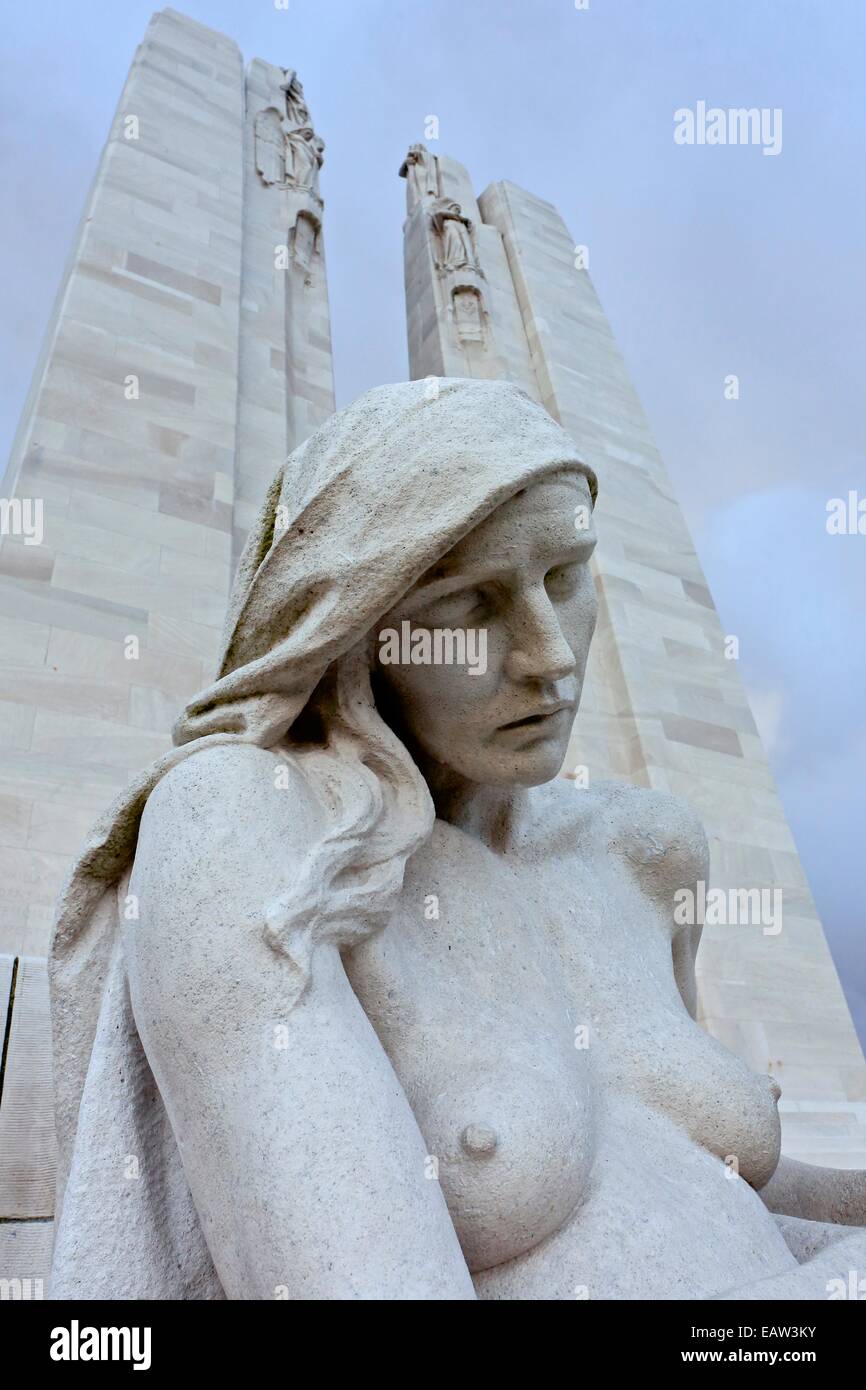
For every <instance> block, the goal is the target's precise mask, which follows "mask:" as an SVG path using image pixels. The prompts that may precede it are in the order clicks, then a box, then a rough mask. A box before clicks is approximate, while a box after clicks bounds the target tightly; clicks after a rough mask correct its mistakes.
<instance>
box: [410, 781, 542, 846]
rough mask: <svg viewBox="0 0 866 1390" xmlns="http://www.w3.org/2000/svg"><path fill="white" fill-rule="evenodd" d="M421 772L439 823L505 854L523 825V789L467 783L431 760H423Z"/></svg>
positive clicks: (525, 801)
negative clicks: (443, 823)
mask: <svg viewBox="0 0 866 1390" xmlns="http://www.w3.org/2000/svg"><path fill="white" fill-rule="evenodd" d="M422 771H423V773H424V776H425V778H426V780H427V785H428V786H429V788H430V794H431V796H432V797H433V804H434V806H435V807H436V815H437V816H438V818H439V819H440V820H443V821H447V823H448V824H449V825H454V826H456V827H457V828H458V829H460V830H463V831H465V832H466V834H467V835H472V836H474V838H475V839H477V840H480V841H481V842H482V843H483V844H485V845H487V846H488V848H489V849H491V850H493V852H494V853H496V854H505V853H507V851H508V850H509V849H510V848H511V847H512V845H513V844H514V841H515V839H516V836H517V834H518V833H519V831H520V828H521V826H522V825H523V822H524V818H525V810H526V803H527V798H528V795H529V793H528V790H527V788H525V787H513V786H498V785H490V784H482V783H479V782H471V781H469V780H468V778H465V777H461V776H460V775H459V774H458V773H455V772H454V771H453V770H452V769H451V768H446V767H443V765H442V764H441V763H436V762H433V761H432V760H424V762H423V765H422Z"/></svg>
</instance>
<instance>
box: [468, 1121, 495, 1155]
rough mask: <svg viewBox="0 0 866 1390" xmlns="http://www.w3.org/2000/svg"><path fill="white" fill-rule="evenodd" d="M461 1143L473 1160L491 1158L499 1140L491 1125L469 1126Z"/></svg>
mask: <svg viewBox="0 0 866 1390" xmlns="http://www.w3.org/2000/svg"><path fill="white" fill-rule="evenodd" d="M460 1143H461V1145H462V1147H463V1149H464V1151H465V1152H466V1153H468V1154H469V1156H470V1157H471V1158H489V1157H490V1155H491V1154H492V1153H493V1152H494V1150H495V1149H496V1145H497V1144H498V1143H499V1139H498V1137H497V1134H496V1131H495V1130H493V1129H491V1128H490V1127H489V1125H467V1126H466V1128H465V1129H464V1131H463V1133H462V1134H461V1135H460Z"/></svg>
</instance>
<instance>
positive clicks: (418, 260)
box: [400, 145, 866, 1167]
mask: <svg viewBox="0 0 866 1390" xmlns="http://www.w3.org/2000/svg"><path fill="white" fill-rule="evenodd" d="M400 174H401V176H402V177H403V178H405V179H406V183H407V215H406V222H405V227H404V253H405V254H404V263H405V280H406V315H407V328H408V339H409V360H410V369H411V374H412V376H413V377H414V378H418V377H426V376H442V375H447V376H470V377H505V378H507V379H509V380H512V381H515V382H518V383H519V384H520V385H522V386H523V387H524V388H525V390H527V391H528V392H529V393H530V394H531V395H532V396H533V397H535V399H537V400H538V401H540V402H541V403H543V405H544V406H545V407H546V408H547V409H548V410H549V411H550V413H551V414H552V415H553V416H554V417H555V418H556V419H557V420H559V421H560V422H561V424H562V425H563V426H564V427H565V429H567V430H568V431H569V433H570V434H571V435H572V436H573V438H574V440H575V443H576V445H577V448H578V451H579V453H580V455H581V456H582V457H583V458H584V459H585V460H586V461H587V462H588V463H589V464H591V465H592V466H593V467H594V468H595V470H596V472H597V473H598V476H599V479H600V484H601V493H600V500H599V506H598V513H599V515H598V530H599V537H600V539H599V545H598V549H597V554H596V556H595V558H594V568H595V577H596V587H597V590H598V597H599V623H598V628H597V632H596V638H595V643H594V650H593V654H592V657H591V659H590V669H589V670H588V672H587V680H586V687H585V692H584V699H583V703H582V706H581V713H580V716H579V717H578V721H577V725H576V730H575V736H574V739H573V742H572V747H571V748H570V750H569V758H568V761H567V763H566V768H567V769H568V770H570V771H571V772H572V773H576V775H577V782H578V785H579V784H580V783H581V781H583V780H584V778H586V777H589V778H596V777H602V778H611V777H612V778H618V779H624V780H628V781H631V782H634V783H636V784H638V785H640V786H644V787H653V788H657V789H661V790H664V791H668V792H672V793H674V794H675V795H677V796H680V797H683V798H684V799H686V800H687V801H689V802H690V803H691V804H692V806H693V807H694V808H695V809H696V811H697V812H698V813H699V814H700V816H701V817H702V819H703V821H704V824H705V825H706V828H707V832H708V835H709V838H710V845H711V850H712V878H711V884H712V886H713V887H715V888H722V889H725V890H730V891H728V892H726V894H725V912H724V916H722V914H721V913H719V912H718V911H717V910H711V909H710V908H708V909H707V914H706V916H707V925H706V926H705V928H704V937H703V943H702V946H701V951H700V955H699V959H698V970H699V979H700V997H701V1021H702V1022H703V1024H704V1026H705V1027H706V1028H707V1029H708V1031H709V1032H710V1033H712V1034H713V1035H714V1036H716V1037H718V1038H719V1039H720V1040H721V1041H722V1042H724V1043H725V1044H726V1045H727V1046H729V1047H730V1048H731V1049H732V1050H733V1051H734V1052H736V1053H738V1054H739V1055H740V1056H741V1057H743V1058H744V1059H745V1060H746V1061H747V1062H748V1063H749V1064H750V1065H751V1066H752V1067H753V1068H754V1069H755V1070H757V1071H759V1072H769V1073H771V1074H773V1075H774V1076H775V1077H776V1078H777V1079H778V1081H779V1082H780V1084H781V1086H782V1092H783V1095H782V1100H781V1103H780V1111H781V1113H782V1122H783V1134H784V1145H785V1150H786V1152H788V1153H789V1154H791V1155H793V1156H795V1157H799V1158H802V1159H805V1160H807V1161H811V1162H815V1163H827V1164H830V1165H836V1166H839V1167H858V1166H864V1164H866V1063H864V1059H863V1053H862V1051H861V1048H860V1045H859V1042H858V1039H857V1035H856V1033H855V1031H854V1027H853V1024H852V1022H851V1018H850V1015H849V1012H848V1008H847V1004H846V1002H845V997H844V994H843V992H842V988H841V985H840V983H839V978H838V976H837V974H836V970H835V967H834V965H833V961H832V957H831V955H830V952H829V950H828V947H827V943H826V941H825V938H824V932H823V928H822V926H821V922H820V920H819V918H818V914H817V911H816V909H815V904H814V902H813V900H812V896H811V894H810V891H809V887H808V884H807V882H806V878H805V875H804V873H803V869H802V867H801V864H800V860H799V856H798V854H797V849H796V846H795V843H794V840H793V837H792V835H791V832H790V830H789V828H788V825H787V822H786V820H785V815H784V812H783V809H782V805H781V802H780V800H779V796H778V792H777V790H776V786H775V783H774V780H773V777H772V774H771V772H770V769H769V767H768V765H767V760H766V757H765V755H764V752H763V749H762V746H761V741H760V738H759V736H758V731H757V728H756V726H755V723H754V720H753V718H752V715H751V712H750V710H749V706H748V702H747V700H746V696H745V692H744V690H743V686H742V683H741V680H740V677H739V674H738V671H737V654H738V650H737V643H736V637H735V634H726V633H724V632H723V630H722V627H721V624H720V622H719V618H718V615H717V613H716V610H715V606H714V604H713V600H712V597H711V595H710V592H709V589H708V587H707V584H706V580H705V578H704V576H703V574H702V572H701V568H700V564H699V562H698V559H697V555H696V553H695V549H694V546H693V544H692V541H691V538H690V536H689V532H688V529H687V527H686V524H685V521H684V518H683V515H682V512H681V511H680V508H679V506H678V505H677V502H676V498H675V497H674V495H673V492H672V489H671V484H670V481H669V479H668V476H667V474H666V472H665V468H664V464H663V462H662V460H661V457H660V456H659V453H658V450H657V449H656V447H655V444H654V443H653V440H652V437H651V435H650V431H649V428H648V425H647V422H646V419H645V417H644V414H643V411H642V409H641V405H640V402H639V400H638V398H637V396H636V394H635V392H634V389H633V387H632V385H631V382H630V381H629V378H628V374H627V372H626V369H625V365H624V363H623V360H622V357H621V356H620V353H619V351H618V349H617V346H616V343H615V341H614V337H613V334H612V332H611V328H610V325H609V324H608V321H607V319H606V317H605V314H604V311H603V309H602V307H601V304H600V303H599V300H598V297H597V295H596V293H595V290H594V289H593V286H592V282H591V280H590V276H589V272H588V268H587V262H588V249H587V248H586V247H585V246H581V245H578V244H576V242H575V239H574V238H573V237H572V236H571V234H570V233H569V231H568V229H567V228H566V226H565V224H564V222H563V221H562V218H561V217H560V216H559V214H558V213H557V211H556V209H555V208H554V207H552V206H551V205H550V204H549V203H546V202H544V201H543V200H542V199H540V198H537V197H535V196H534V195H533V194H531V193H527V192H526V191H525V190H524V189H521V188H518V187H516V186H515V185H514V184H512V183H507V182H502V183H494V184H492V185H491V186H490V187H489V188H487V189H486V190H485V192H484V193H482V194H481V196H480V197H478V198H476V196H475V192H474V190H473V187H472V183H471V181H470V178H469V175H468V173H467V171H466V169H465V168H464V167H463V165H462V164H460V163H458V162H457V161H456V160H454V159H451V158H448V157H447V156H445V155H435V154H432V153H431V152H430V151H429V150H428V149H426V148H425V147H424V146H423V145H413V146H411V147H410V149H409V152H408V154H407V156H406V159H405V161H404V163H403V165H402V166H401V168H400ZM776 889H780V890H781V918H780V917H779V914H778V913H777V912H774V907H773V905H774V904H778V902H779V898H778V897H776V898H775V899H774V898H773V891H774V890H776ZM755 890H758V891H761V890H766V895H765V897H764V898H763V907H764V909H766V908H767V907H769V909H770V911H769V914H768V913H767V912H766V910H764V911H763V912H762V913H761V914H760V919H759V920H758V921H754V916H755V915H756V914H755V912H754V908H755V907H756V906H757V903H758V901H759V899H758V898H757V897H756V896H755ZM745 892H751V897H750V898H749V899H744V898H743V897H742V894H743V893H745ZM735 894H736V896H734V895H735ZM746 902H748V904H749V906H748V908H747V909H746V911H745V912H744V911H743V905H744V904H745V903H746ZM734 915H736V916H737V917H738V918H739V919H740V922H741V923H742V918H743V916H747V917H749V918H750V919H751V923H752V924H749V925H746V924H739V925H735V924H731V922H730V918H731V916H734ZM714 916H720V917H721V920H719V921H718V922H714V921H713V918H714ZM771 918H772V920H771ZM726 919H727V920H726Z"/></svg>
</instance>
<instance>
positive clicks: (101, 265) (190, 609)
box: [0, 9, 334, 1276]
mask: <svg viewBox="0 0 866 1390" xmlns="http://www.w3.org/2000/svg"><path fill="white" fill-rule="evenodd" d="M323 150H324V146H323V143H322V141H321V140H320V138H319V137H318V135H317V134H316V132H315V129H314V126H313V121H312V117H311V115H310V111H309V109H308V106H307V102H306V97H305V95H304V91H303V87H302V84H301V82H300V81H299V79H298V75H297V73H296V72H294V71H293V70H292V69H284V68H281V67H274V66H273V65H271V64H269V63H264V62H261V61H259V60H254V61H253V62H252V63H251V64H250V66H249V68H248V70H247V72H246V73H245V72H244V67H243V62H242V59H241V54H240V52H239V50H238V48H237V45H236V44H235V43H234V42H233V41H232V40H231V39H229V38H227V37H226V36H225V35H223V34H220V33H217V32H216V31H214V30H212V29H209V28H206V27H205V26H204V25H202V24H199V23H196V22H194V21H193V20H189V19H187V18H185V17H184V16H183V15H180V14H178V13H176V12H175V11H173V10H170V9H167V10H162V11H161V12H159V13H158V14H156V15H154V17H153V18H152V20H151V22H150V24H149V26H148V28H147V31H146V33H145V36H144V39H143V41H142V43H141V44H140V46H139V48H138V50H137V52H136V54H135V58H134V60H133V63H132V67H131V69H130V72H129V75H128V78H127V81H126V83H125V85H124V87H123V91H122V94H121V97H120V101H119V104H118V107H117V111H116V114H115V117H114V120H113V122H112V125H111V130H110V134H109V138H108V141H107V143H106V146H105V149H104V151H103V153H102V156H101V159H100V161H99V166H98V169H97V172H96V176H95V179H94V182H93V185H92V188H91V190H90V192H89V194H88V197H87V201H86V205H85V208H84V213H83V216H82V219H81V223H80V225H79V228H78V231H77V233H76V236H75V239H74V242H73V245H72V248H71V252H70V255H69V258H68V262H67V265H66V269H65V273H64V277H63V281H62V284H61V286H60V290H59V293H58V296H57V301H56V304H55V307H54V312H53V316H52V319H51V322H50V324H49V327H48V329H47V332H46V335H45V339H44V345H43V349H42V354H41V357H40V360H39V362H38V364H37V367H36V371H35V374H34V378H33V384H32V387H31V390H30V394H29V397H28V399H27V402H26V405H25V408H24V412H23V415H22V419H21V424H20V427H19V430H18V434H17V436H16V439H15V442H14V445H13V449H12V455H11V458H10V462H9V466H8V469H7V472H6V475H5V478H4V481H3V483H2V485H0V508H2V510H0V521H2V538H0V657H2V671H0V881H2V883H3V894H2V901H0V1001H2V1002H0V1016H2V1019H3V1022H4V1023H5V1022H6V1019H7V1017H8V1018H9V1019H10V1020H11V1024H10V1028H9V1031H8V1037H9V1047H8V1057H7V1059H6V1061H7V1066H6V1071H5V1077H4V1088H3V1099H2V1105H0V1218H4V1219H5V1220H7V1221H9V1220H10V1219H12V1218H14V1219H15V1220H21V1221H22V1222H23V1225H24V1227H26V1229H22V1231H21V1232H20V1236H21V1240H20V1242H19V1248H20V1249H21V1251H23V1252H25V1253H24V1254H23V1255H22V1259H23V1260H24V1265H23V1267H22V1270H21V1271H20V1272H21V1273H23V1274H25V1275H28V1276H29V1275H31V1274H34V1273H36V1274H39V1273H40V1272H41V1271H42V1264H40V1261H43V1263H44V1261H45V1260H47V1253H46V1251H47V1248H48V1247H49V1246H50V1229H49V1227H48V1223H46V1222H44V1218H45V1217H48V1216H50V1215H51V1214H52V1211H53V1113H52V1104H51V1080H50V1075H51V1073H50V1027H49V1019H48V1010H47V988H46V980H45V968H44V959H43V958H44V957H45V954H46V951H47V947H48V938H49V930H50V924H51V919H52V915H53V903H54V900H55V898H56V896H57V893H58V891H59V889H60V888H61V886H62V883H63V880H64V878H65V876H66V873H67V871H68V869H69V867H70V865H71V863H72V861H73V859H74V857H75V854H76V851H77V850H78V849H79V848H80V845H81V842H82V841H83V839H84V836H85V834H86V832H87V830H88V829H89V827H90V825H91V824H92V823H93V821H94V820H95V819H96V817H97V815H98V814H99V813H100V812H101V811H102V810H104V808H105V807H106V805H107V804H108V803H109V802H110V801H111V800H112V799H113V797H114V796H115V795H116V794H117V793H118V792H119V791H120V790H121V789H122V788H123V787H124V786H125V785H126V784H127V782H128V781H129V780H130V778H131V777H132V776H133V775H134V774H135V773H137V772H138V771H140V770H141V769H142V768H143V767H145V766H146V765H147V764H148V763H150V762H151V761H152V760H153V759H154V758H156V757H158V756H160V755H161V754H162V753H164V752H165V751H166V749H167V748H168V747H169V746H170V730H171V726H172V724H173V722H174V720H175V719H176V718H177V716H178V714H179V713H180V711H181V709H182V708H183V706H184V704H185V703H186V701H187V700H188V699H189V697H190V696H191V695H193V694H194V693H195V692H196V691H197V690H200V689H201V688H202V687H203V686H205V685H207V684H209V683H210V682H211V680H212V679H213V678H214V674H215V664H216V661H217V657H218V649H219V643H220V634H221V629H222V623H223V619H224V615H225V609H226V602H227V598H228V593H229V587H230V584H231V579H232V574H233V571H234V566H235V563H236V560H237V555H238V551H239V548H240V547H241V545H242V544H243V541H244V538H245V536H246V533H247V530H248V527H249V525H250V521H251V519H252V517H253V515H254V514H255V512H256V511H257V509H258V506H259V503H260V502H261V500H262V499H263V497H264V494H265V491H266V488H267V486H268V484H269V483H270V481H271V480H272V478H273V476H274V474H275V473H276V471H277V469H278V468H279V467H280V465H281V464H282V462H283V461H284V459H285V457H286V455H287V454H288V453H289V452H290V451H291V449H292V448H294V447H295V445H296V444H299V443H300V442H301V441H302V440H303V439H304V438H305V437H306V435H307V434H309V433H310V432H311V430H313V429H314V428H315V427H316V425H318V424H319V423H320V422H321V421H322V420H324V419H326V418H327V416H328V415H330V414H331V413H332V411H333V409H334V388H333V373H332V369H331V347H330V327H329V313H328V293H327V282H326V275H325V260H324V242H323V202H322V196H321V192H320V187H319V170H320V166H321V164H322V159H323ZM11 981H14V982H15V983H14V989H13V990H12V995H14V1007H13V1006H12V1005H11V1004H10V1003H9V1001H10V997H11V995H10V982H11ZM28 1222H29V1224H28ZM40 1223H41V1224H40ZM0 1229H2V1230H3V1231H5V1232H7V1234H8V1233H9V1232H10V1231H12V1226H11V1225H4V1226H2V1227H0ZM13 1233H14V1232H13ZM34 1241H35V1242H36V1245H34V1243H33V1242H34ZM40 1241H42V1242H43V1245H39V1242H40ZM46 1241H47V1242H48V1244H47V1245H45V1242H46ZM37 1246H38V1249H37ZM43 1246H44V1248H43ZM3 1250H4V1256H3V1257H4V1261H6V1263H4V1268H3V1270H2V1273H3V1274H4V1276H5V1275H6V1274H8V1273H10V1269H9V1267H8V1259H7V1256H8V1250H7V1247H6V1246H5V1245H4V1247H3ZM34 1261H35V1263H34ZM11 1272H12V1273H15V1272H16V1271H15V1270H14V1269H12V1270H11Z"/></svg>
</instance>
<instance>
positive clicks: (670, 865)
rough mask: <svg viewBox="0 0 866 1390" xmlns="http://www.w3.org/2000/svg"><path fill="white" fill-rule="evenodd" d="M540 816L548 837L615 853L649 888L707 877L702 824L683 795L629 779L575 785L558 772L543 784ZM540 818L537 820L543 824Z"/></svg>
mask: <svg viewBox="0 0 866 1390" xmlns="http://www.w3.org/2000/svg"><path fill="white" fill-rule="evenodd" d="M544 792H545V796H544V804H543V806H540V807H539V809H540V810H541V811H542V813H543V818H546V817H548V816H549V817H550V819H549V821H548V823H547V824H548V830H549V832H552V834H551V835H550V837H549V838H548V841H547V842H548V843H549V844H551V845H552V844H553V843H554V840H553V837H554V836H555V838H556V840H558V841H560V842H564V841H567V843H568V845H569V846H571V847H573V848H574V849H576V850H578V851H579V852H580V853H581V854H582V855H587V854H589V855H592V854H594V853H596V854H597V853H605V854H614V855H617V856H619V857H621V858H622V859H623V860H624V861H625V862H626V863H627V865H628V866H629V867H630V868H631V869H633V870H634V871H636V872H637V873H638V875H639V877H640V879H641V881H642V883H643V884H644V887H645V888H646V889H647V890H648V891H651V892H656V891H658V892H661V893H663V894H664V895H665V896H667V895H668V894H669V893H670V892H671V891H672V890H673V889H675V888H677V887H681V886H683V885H684V884H688V883H690V882H694V881H696V880H697V879H698V878H701V877H704V878H706V875H707V870H708V859H709V851H708V847H707V837H706V833H705V831H704V827H703V825H702V823H701V821H700V818H699V817H698V816H697V814H696V813H695V811H694V810H693V809H692V807H691V806H689V804H688V803H687V802H686V801H682V800H681V799H680V798H679V797H677V796H671V795H670V794H669V793H667V792H661V791H655V790H654V789H651V788H647V787H635V786H633V785H632V784H631V783H630V782H601V781H599V782H591V783H590V785H589V786H588V787H585V788H584V787H580V786H576V785H575V783H574V782H573V781H571V780H569V779H567V778H557V779H556V781H555V782H554V783H550V784H548V786H546V787H545V788H544ZM543 824H544V821H543V819H542V820H541V821H540V828H543Z"/></svg>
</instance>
